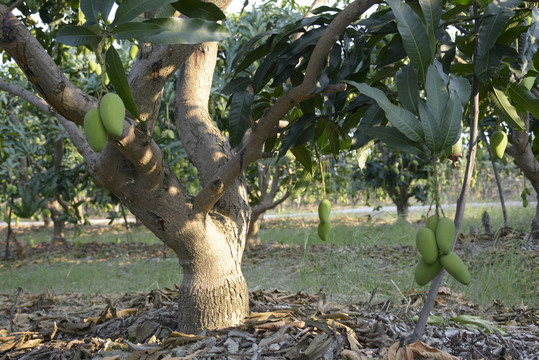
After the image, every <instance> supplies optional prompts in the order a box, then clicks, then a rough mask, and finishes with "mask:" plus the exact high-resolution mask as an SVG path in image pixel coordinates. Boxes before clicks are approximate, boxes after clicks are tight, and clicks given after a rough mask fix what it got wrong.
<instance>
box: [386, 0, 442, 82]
mask: <svg viewBox="0 0 539 360" xmlns="http://www.w3.org/2000/svg"><path fill="white" fill-rule="evenodd" d="M386 2H387V3H388V4H389V6H390V7H391V9H392V10H393V14H394V15H395V18H396V19H397V28H398V30H399V33H400V34H401V37H402V41H403V44H404V49H405V50H406V53H407V54H408V57H409V58H410V61H411V63H412V65H414V66H415V67H416V68H417V69H418V70H419V73H420V74H421V77H422V78H423V79H424V78H425V74H426V72H427V67H428V66H429V64H430V62H431V60H432V56H433V52H432V47H431V42H430V40H429V35H428V32H427V28H426V27H425V24H423V22H422V21H421V18H420V17H419V15H417V14H416V13H415V12H414V11H413V10H412V8H411V7H410V6H408V4H406V3H404V2H401V1H400V0H386Z"/></svg>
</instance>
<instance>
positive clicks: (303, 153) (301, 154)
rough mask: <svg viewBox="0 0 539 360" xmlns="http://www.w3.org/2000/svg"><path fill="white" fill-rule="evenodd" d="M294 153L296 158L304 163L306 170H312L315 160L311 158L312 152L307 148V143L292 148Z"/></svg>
mask: <svg viewBox="0 0 539 360" xmlns="http://www.w3.org/2000/svg"><path fill="white" fill-rule="evenodd" d="M290 151H291V152H292V154H294V156H295V157H296V159H297V160H298V161H299V162H300V163H301V165H303V167H304V168H305V170H308V171H309V172H311V171H312V168H313V162H312V159H311V152H310V151H309V150H308V149H307V147H306V146H305V145H302V146H295V147H293V148H292V149H290Z"/></svg>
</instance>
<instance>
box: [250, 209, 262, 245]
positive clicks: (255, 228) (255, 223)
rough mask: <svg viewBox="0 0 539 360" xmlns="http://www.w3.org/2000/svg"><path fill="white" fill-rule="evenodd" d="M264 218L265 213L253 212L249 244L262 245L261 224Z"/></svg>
mask: <svg viewBox="0 0 539 360" xmlns="http://www.w3.org/2000/svg"><path fill="white" fill-rule="evenodd" d="M263 219H264V214H254V213H253V214H252V215H251V222H250V223H249V230H247V246H248V247H249V248H253V247H255V246H257V245H260V235H259V232H260V225H261V224H262V220H263Z"/></svg>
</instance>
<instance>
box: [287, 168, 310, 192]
mask: <svg viewBox="0 0 539 360" xmlns="http://www.w3.org/2000/svg"><path fill="white" fill-rule="evenodd" d="M312 183H313V176H312V174H311V172H310V171H309V170H303V171H302V172H301V174H300V175H299V176H298V179H297V180H296V183H295V184H294V187H293V188H292V190H290V196H291V197H292V198H295V197H298V196H299V195H301V194H302V193H303V191H305V189H306V188H307V186H309V185H311V184H312Z"/></svg>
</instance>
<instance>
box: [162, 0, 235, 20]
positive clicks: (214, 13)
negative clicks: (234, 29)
mask: <svg viewBox="0 0 539 360" xmlns="http://www.w3.org/2000/svg"><path fill="white" fill-rule="evenodd" d="M172 6H174V8H175V9H176V10H178V11H179V12H181V13H182V14H183V15H185V16H188V17H190V18H198V19H204V20H210V21H219V20H224V19H226V15H225V14H224V13H223V12H222V11H221V9H219V7H218V6H217V5H215V4H212V3H210V2H204V1H200V0H180V1H176V2H175V3H172Z"/></svg>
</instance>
